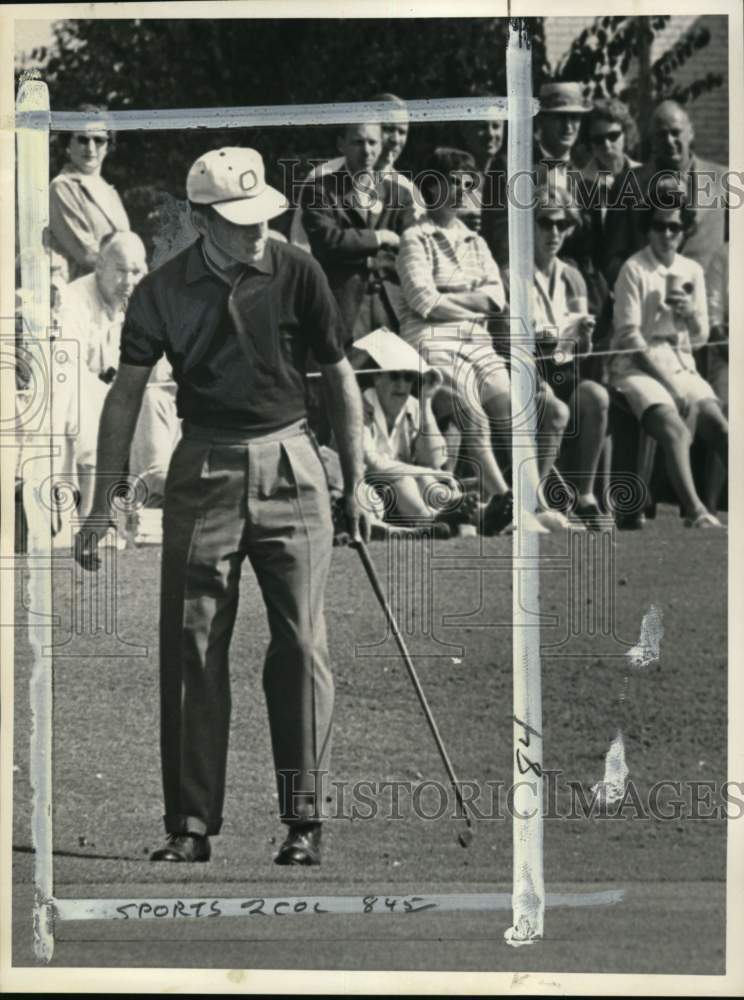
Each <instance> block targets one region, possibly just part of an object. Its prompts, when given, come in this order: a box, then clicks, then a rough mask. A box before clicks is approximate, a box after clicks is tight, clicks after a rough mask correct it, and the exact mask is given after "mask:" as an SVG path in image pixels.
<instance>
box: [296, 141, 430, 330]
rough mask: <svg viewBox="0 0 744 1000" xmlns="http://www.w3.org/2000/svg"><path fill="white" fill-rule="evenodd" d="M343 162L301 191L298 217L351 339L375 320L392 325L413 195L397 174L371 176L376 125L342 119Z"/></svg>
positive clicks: (375, 158)
mask: <svg viewBox="0 0 744 1000" xmlns="http://www.w3.org/2000/svg"><path fill="white" fill-rule="evenodd" d="M339 148H340V149H341V150H342V152H343V154H344V163H343V166H342V167H340V168H339V169H338V170H335V171H333V172H332V173H328V174H325V175H324V176H322V177H319V178H318V179H317V180H316V181H315V184H314V185H313V186H312V187H309V186H306V187H305V188H304V189H303V193H302V205H303V213H302V218H303V223H304V225H305V229H306V230H307V233H308V236H309V238H310V245H311V247H312V251H313V254H314V255H315V257H317V259H318V261H319V262H320V264H321V266H322V267H323V269H324V271H325V272H326V275H327V277H328V282H329V284H330V286H331V290H332V291H333V294H334V296H335V297H336V300H337V302H338V304H339V308H340V310H341V315H342V317H343V319H344V322H345V325H346V328H347V330H348V331H349V333H350V334H351V339H352V340H357V339H358V338H359V337H363V336H364V335H365V334H367V333H369V332H370V331H371V330H374V329H376V328H377V327H379V326H387V327H389V328H390V329H397V326H398V318H397V309H398V297H399V289H398V278H397V274H396V270H395V258H396V256H397V253H398V246H399V243H400V234H401V233H402V232H403V230H404V229H405V228H406V226H408V225H409V224H410V222H411V221H412V208H413V199H412V197H411V193H410V190H409V189H407V188H405V187H403V186H401V185H400V183H399V180H398V175H397V174H383V175H382V176H380V177H375V174H374V172H375V165H376V163H377V161H378V159H379V157H380V153H381V149H382V130H381V128H380V126H379V125H347V126H344V129H343V132H342V133H341V135H340V136H339Z"/></svg>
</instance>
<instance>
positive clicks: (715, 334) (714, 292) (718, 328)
mask: <svg viewBox="0 0 744 1000" xmlns="http://www.w3.org/2000/svg"><path fill="white" fill-rule="evenodd" d="M705 287H706V290H707V293H708V321H709V323H710V348H709V350H708V355H707V358H706V362H707V364H706V377H707V381H708V382H710V384H711V385H712V386H713V391H714V392H715V394H716V396H717V397H718V399H719V400H720V402H721V409H722V410H723V413H724V414H725V416H726V417H728V396H729V392H728V381H729V349H728V336H729V322H728V313H729V309H728V301H729V246H728V242H726V243H724V244H723V246H720V247H719V248H718V250H716V252H715V253H714V254H713V256H712V257H711V259H710V262H709V264H708V268H707V270H706V272H705ZM725 481H726V470H725V468H724V466H723V463H722V462H721V460H720V458H719V457H718V455H716V454H715V453H711V454H710V455H709V456H708V461H707V463H706V470H705V499H706V506H707V508H708V510H710V511H712V513H714V514H715V512H716V510H717V509H718V504H719V500H720V497H721V491H722V489H723V487H724V484H725Z"/></svg>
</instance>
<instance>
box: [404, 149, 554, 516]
mask: <svg viewBox="0 0 744 1000" xmlns="http://www.w3.org/2000/svg"><path fill="white" fill-rule="evenodd" d="M419 179H420V184H419V186H420V190H421V194H422V197H423V199H424V202H425V204H426V206H427V215H426V218H424V219H422V220H420V221H419V222H417V223H416V224H415V225H413V226H411V227H409V228H408V229H407V230H406V231H405V232H404V233H403V235H402V236H401V243H400V251H399V253H398V260H397V268H398V274H399V276H400V283H401V290H402V292H403V302H402V306H401V313H400V334H401V337H403V338H404V339H405V340H406V341H407V342H408V343H409V344H410V345H411V346H412V347H414V348H415V349H416V350H417V351H418V352H419V354H421V355H422V356H423V357H424V358H425V359H426V360H427V361H428V362H429V363H430V364H432V365H435V366H436V367H437V368H438V369H439V370H440V372H441V373H442V375H443V378H444V384H443V388H442V389H441V390H440V392H445V393H447V395H448V396H449V397H450V400H451V408H452V411H453V413H454V414H455V418H456V421H457V423H458V427H459V430H460V431H461V432H462V435H463V438H464V439H465V440H466V441H467V446H468V460H469V461H470V460H472V463H473V464H474V465H475V466H476V468H477V475H478V478H479V480H480V484H481V499H482V501H483V508H482V515H481V516H482V521H481V526H482V530H483V532H484V533H485V534H496V533H499V532H502V531H504V530H505V529H506V528H507V527H509V525H510V524H511V520H512V494H511V490H510V489H509V485H508V483H507V481H506V479H505V478H504V475H503V473H502V471H501V469H500V467H499V464H498V461H497V459H496V456H495V454H494V450H493V443H492V433H493V432H497V433H498V435H499V437H500V438H501V439H503V440H505V441H507V442H508V437H509V426H510V420H511V400H510V386H509V372H508V369H507V365H506V361H505V360H504V358H503V357H502V356H501V355H500V354H498V353H497V352H496V351H495V350H494V346H493V340H492V336H491V333H490V331H489V322H490V321H491V320H493V319H495V318H496V317H497V316H498V315H499V314H500V313H501V312H502V310H503V308H504V305H505V302H506V296H505V293H504V286H503V284H502V281H501V274H500V272H499V268H498V265H497V264H496V262H495V261H494V259H493V257H492V256H491V253H490V251H489V249H488V246H487V244H486V242H485V240H484V239H483V238H482V237H481V236H480V235H479V234H478V233H477V232H475V231H473V230H472V229H470V228H468V226H466V225H465V224H464V223H463V222H462V219H461V217H460V216H461V212H462V210H463V207H464V206H465V205H466V203H467V202H468V201H469V199H470V198H471V196H472V190H473V188H474V187H475V186H477V185H478V184H479V183H480V175H479V174H478V172H477V169H476V166H475V160H474V159H473V157H472V156H471V155H470V154H469V153H467V152H465V151H463V150H459V149H450V148H446V147H440V148H438V149H436V150H435V151H434V153H433V155H432V156H431V158H430V160H429V162H428V163H427V164H426V166H425V167H424V169H423V170H422V172H421V173H420V174H419ZM543 429H544V428H541V432H542V430H543ZM532 527H533V528H535V530H544V529H540V528H539V527H537V526H536V525H534V524H533V525H532Z"/></svg>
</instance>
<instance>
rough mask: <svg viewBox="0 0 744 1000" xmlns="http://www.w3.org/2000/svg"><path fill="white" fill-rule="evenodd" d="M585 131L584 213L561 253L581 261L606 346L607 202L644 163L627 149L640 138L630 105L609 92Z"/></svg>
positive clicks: (580, 201)
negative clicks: (620, 182)
mask: <svg viewBox="0 0 744 1000" xmlns="http://www.w3.org/2000/svg"><path fill="white" fill-rule="evenodd" d="M583 136H584V139H585V142H586V144H587V145H588V146H589V147H590V148H591V149H592V151H593V154H592V157H591V159H590V160H589V161H588V163H586V165H585V166H584V167H582V168H581V171H580V177H579V178H577V179H576V184H575V187H574V194H575V203H576V205H577V207H578V208H579V209H580V217H579V222H578V224H577V225H576V227H575V228H574V229H573V230H572V231H571V232H570V233H568V234H567V236H566V238H565V240H564V243H563V249H562V251H561V256H562V257H563V258H564V259H565V260H568V261H571V262H573V263H574V264H576V266H577V267H578V269H579V271H580V272H581V275H582V277H583V278H584V280H585V281H586V284H587V294H588V298H589V307H590V310H591V312H592V313H593V314H594V315H595V316H596V317H597V329H596V332H595V338H594V339H595V343H596V344H597V345H598V346H606V341H607V340H608V339H609V337H610V334H611V322H612V301H611V300H612V296H611V294H610V286H609V285H608V283H607V281H606V279H605V277H604V274H603V271H602V264H603V257H604V247H605V241H606V238H607V231H606V230H607V204H608V201H609V199H610V197H611V192H612V188H613V185H614V183H615V181H616V179H617V178H618V177H619V176H621V175H623V174H624V173H626V172H627V171H628V170H633V169H635V168H636V167H638V166H640V164H639V163H638V162H637V161H636V160H632V159H631V158H630V157H629V156H628V153H627V149H628V148H633V147H634V146H635V144H636V143H637V141H638V132H637V129H636V126H635V122H634V121H633V118H632V117H631V115H630V112H629V111H628V109H627V107H626V106H625V105H624V104H623V103H622V101H619V100H617V99H615V98H610V99H608V100H598V101H595V102H594V104H593V106H592V109H591V111H590V112H589V113H588V114H587V115H586V117H585V119H584V122H583ZM605 369H606V365H605V363H604V360H602V361H600V360H599V359H596V361H594V362H593V363H592V365H591V371H592V374H593V375H594V377H595V378H596V379H597V380H598V381H603V380H604V379H605ZM587 370H588V369H587Z"/></svg>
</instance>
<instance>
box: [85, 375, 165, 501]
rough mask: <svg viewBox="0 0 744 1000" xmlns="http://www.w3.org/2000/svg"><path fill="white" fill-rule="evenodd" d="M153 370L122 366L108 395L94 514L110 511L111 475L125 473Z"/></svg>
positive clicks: (103, 417)
mask: <svg viewBox="0 0 744 1000" xmlns="http://www.w3.org/2000/svg"><path fill="white" fill-rule="evenodd" d="M151 371H152V369H151V368H148V367H144V366H139V365H124V364H122V365H120V366H119V368H118V370H117V373H116V378H115V380H114V382H113V385H112V386H111V389H110V390H109V393H108V395H107V396H106V400H105V402H104V404H103V412H102V414H101V423H100V425H99V428H98V454H97V459H96V488H95V493H94V494H93V507H92V509H91V514H92V515H94V516H95V515H106V516H108V515H109V514H110V504H109V499H108V495H109V491H110V489H111V484H112V477H117V476H121V475H122V474H123V472H124V466H125V464H126V461H127V458H128V457H129V448H130V445H131V443H132V438H133V437H134V429H135V427H136V425H137V417H138V416H139V411H140V407H141V405H142V396H143V394H144V392H145V387H146V385H147V380H148V379H149V377H150V372H151Z"/></svg>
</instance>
